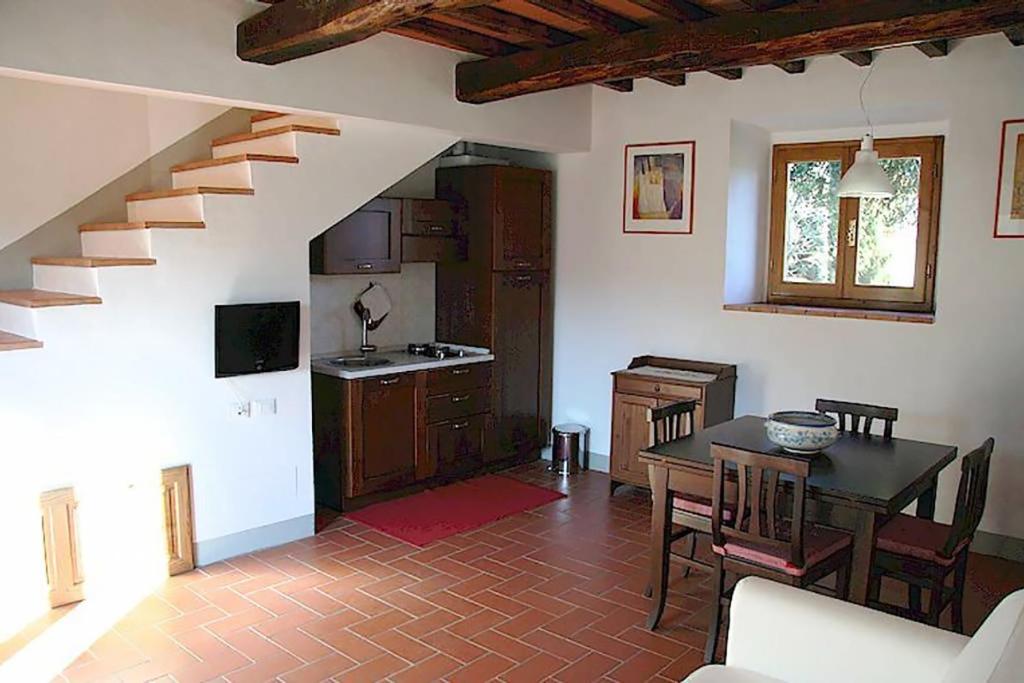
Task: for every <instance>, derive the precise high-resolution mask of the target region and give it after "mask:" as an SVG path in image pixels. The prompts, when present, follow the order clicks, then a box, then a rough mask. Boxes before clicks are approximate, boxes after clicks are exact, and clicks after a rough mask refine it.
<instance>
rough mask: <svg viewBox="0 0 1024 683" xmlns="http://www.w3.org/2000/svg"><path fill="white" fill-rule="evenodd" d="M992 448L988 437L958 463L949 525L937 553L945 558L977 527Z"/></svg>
mask: <svg viewBox="0 0 1024 683" xmlns="http://www.w3.org/2000/svg"><path fill="white" fill-rule="evenodd" d="M995 445H996V442H995V439H993V438H992V437H989V438H987V439H985V443H983V444H981V445H980V446H978V447H977V448H975V449H974V450H973V451H971V452H970V453H968V454H967V455H965V456H964V458H963V460H962V461H961V463H960V486H959V488H958V489H957V491H956V511H955V512H954V513H953V526H952V528H951V529H950V532H949V538H947V539H946V545H945V546H943V548H942V550H941V554H942V555H943V556H945V557H952V555H953V552H954V551H955V550H956V548H957V546H959V545H960V543H961V542H963V541H964V540H966V539H969V538H971V537H972V536H974V532H975V531H977V530H978V525H979V524H981V516H982V515H983V514H984V513H985V499H986V497H987V494H988V465H989V462H990V461H991V460H992V450H993V449H994V448H995Z"/></svg>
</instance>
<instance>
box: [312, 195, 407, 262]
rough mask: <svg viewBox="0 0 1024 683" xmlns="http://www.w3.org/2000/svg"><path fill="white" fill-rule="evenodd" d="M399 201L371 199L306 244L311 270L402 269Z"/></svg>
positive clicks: (400, 208) (400, 203)
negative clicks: (307, 245)
mask: <svg viewBox="0 0 1024 683" xmlns="http://www.w3.org/2000/svg"><path fill="white" fill-rule="evenodd" d="M401 227H402V200H400V199H374V200H373V201H371V202H369V203H368V204H366V205H365V206H363V207H362V208H361V209H359V210H358V211H356V212H355V213H353V214H352V215H350V216H348V217H346V218H344V219H343V220H341V221H339V222H338V223H336V224H335V225H334V226H332V227H331V228H329V229H328V230H327V231H326V232H325V233H323V234H322V235H320V236H319V237H316V238H315V239H313V241H312V242H310V243H309V266H310V272H311V273H314V274H317V275H341V274H346V273H365V274H372V273H397V272H399V271H400V270H401V268H402V263H401V261H402V237H401Z"/></svg>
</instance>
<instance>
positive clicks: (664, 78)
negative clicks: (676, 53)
mask: <svg viewBox="0 0 1024 683" xmlns="http://www.w3.org/2000/svg"><path fill="white" fill-rule="evenodd" d="M650 78H652V79H653V80H655V81H658V82H659V83H664V84H665V85H671V86H673V87H679V86H681V85H686V72H685V71H682V72H674V73H661V74H651V76H650Z"/></svg>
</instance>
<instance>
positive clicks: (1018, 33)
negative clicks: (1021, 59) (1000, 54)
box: [1003, 25, 1024, 47]
mask: <svg viewBox="0 0 1024 683" xmlns="http://www.w3.org/2000/svg"><path fill="white" fill-rule="evenodd" d="M1003 33H1005V34H1006V37H1007V38H1008V39H1009V41H1010V42H1011V43H1012V44H1013V45H1014V46H1015V47H1020V46H1021V45H1024V25H1021V26H1014V27H1012V28H1008V29H1006V30H1005V31H1003Z"/></svg>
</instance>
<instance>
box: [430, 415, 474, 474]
mask: <svg viewBox="0 0 1024 683" xmlns="http://www.w3.org/2000/svg"><path fill="white" fill-rule="evenodd" d="M487 419H488V416H487V415H473V416H471V417H465V418H460V419H456V420H450V421H448V422H441V423H439V424H433V425H430V426H429V427H427V449H428V451H429V453H430V459H431V460H432V461H433V462H436V463H437V473H438V474H440V475H456V474H462V473H465V472H469V471H472V470H474V469H476V468H477V467H479V466H480V465H481V464H482V463H483V460H484V453H485V452H486V441H485V440H486V435H487Z"/></svg>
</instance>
